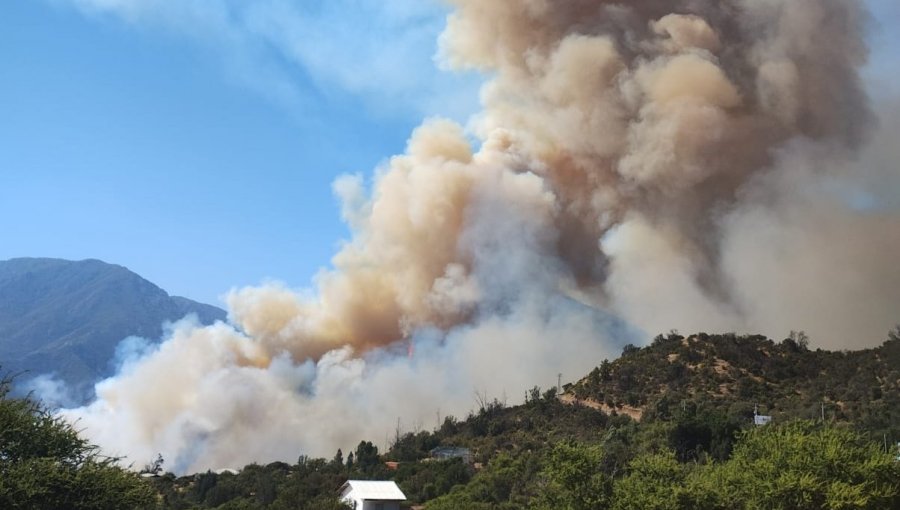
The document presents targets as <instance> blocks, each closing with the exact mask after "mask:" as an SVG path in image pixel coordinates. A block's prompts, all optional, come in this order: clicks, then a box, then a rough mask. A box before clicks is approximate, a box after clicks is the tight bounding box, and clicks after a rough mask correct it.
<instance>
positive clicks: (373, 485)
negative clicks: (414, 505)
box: [341, 480, 406, 510]
mask: <svg viewBox="0 0 900 510" xmlns="http://www.w3.org/2000/svg"><path fill="white" fill-rule="evenodd" d="M341 499H342V500H343V501H345V502H347V503H349V504H350V505H351V506H352V507H353V508H354V509H355V510H400V503H402V502H403V501H406V495H405V494H403V491H401V490H400V487H398V486H397V484H396V483H394V482H390V481H387V482H382V481H374V480H347V482H346V483H344V485H343V486H342V487H341Z"/></svg>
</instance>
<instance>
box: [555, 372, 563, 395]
mask: <svg viewBox="0 0 900 510" xmlns="http://www.w3.org/2000/svg"><path fill="white" fill-rule="evenodd" d="M556 392H557V393H562V372H560V373H559V374H557V375H556Z"/></svg>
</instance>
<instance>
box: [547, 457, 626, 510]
mask: <svg viewBox="0 0 900 510" xmlns="http://www.w3.org/2000/svg"><path fill="white" fill-rule="evenodd" d="M602 460H603V452H602V450H601V448H600V447H599V446H584V445H578V444H574V443H568V442H562V443H559V444H557V445H556V446H555V447H554V448H553V450H552V451H551V452H550V455H549V458H548V459H547V463H546V466H545V467H544V469H543V470H542V471H541V475H542V477H543V478H544V483H545V485H544V487H543V488H542V490H541V491H540V492H539V495H538V498H537V502H536V505H535V508H536V509H539V510H544V509H546V510H550V509H554V510H556V509H559V510H591V509H594V508H606V507H607V505H608V504H609V498H610V495H611V492H612V480H611V479H610V478H608V477H607V476H606V475H605V474H604V473H603V472H602V471H601V470H600V464H601V462H602Z"/></svg>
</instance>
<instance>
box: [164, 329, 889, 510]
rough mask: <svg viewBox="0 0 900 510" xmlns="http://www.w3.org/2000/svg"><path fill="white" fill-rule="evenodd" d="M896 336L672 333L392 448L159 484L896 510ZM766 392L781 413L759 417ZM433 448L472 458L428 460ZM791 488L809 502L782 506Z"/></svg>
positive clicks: (188, 491)
mask: <svg viewBox="0 0 900 510" xmlns="http://www.w3.org/2000/svg"><path fill="white" fill-rule="evenodd" d="M898 333H900V331H898V332H895V333H892V334H891V335H890V336H889V338H888V340H887V341H886V342H885V343H884V344H883V345H882V346H881V347H878V348H876V349H869V350H864V351H855V352H829V351H822V350H810V349H808V347H807V345H806V340H805V338H804V336H803V335H802V334H793V335H792V336H791V337H790V338H787V339H785V340H782V341H780V342H775V341H772V340H770V339H767V338H764V337H761V336H737V335H731V334H726V335H706V334H697V335H692V336H688V337H683V336H681V335H677V334H674V333H673V334H670V335H667V336H659V337H657V338H656V339H655V340H654V341H653V342H652V343H651V345H649V346H647V347H644V348H636V347H631V346H629V347H626V348H625V350H624V352H623V355H622V356H621V357H620V358H619V359H617V360H615V361H603V362H601V363H600V364H599V365H598V367H597V368H596V369H595V370H593V371H592V372H591V373H589V374H588V375H586V376H585V377H583V378H582V379H580V380H579V381H577V382H575V383H573V384H568V385H565V391H564V392H563V393H562V394H561V395H558V394H557V391H556V388H551V389H549V390H546V391H542V390H541V389H540V388H537V387H535V388H533V389H532V390H531V391H530V392H528V396H527V399H526V402H525V403H523V404H521V405H516V406H507V405H506V404H505V403H504V402H502V401H500V400H496V399H495V400H486V399H484V398H481V397H477V398H476V402H475V404H476V406H477V409H476V410H475V411H473V412H472V413H471V414H470V415H469V416H467V417H465V418H464V419H457V418H454V417H452V416H450V417H446V418H445V419H444V421H443V423H442V425H441V426H440V427H439V428H437V429H436V430H434V431H414V432H407V433H401V432H400V431H398V433H397V435H396V437H394V439H393V441H392V444H391V447H390V448H389V449H388V451H387V452H384V453H383V454H381V455H379V453H378V449H377V448H376V447H375V446H374V445H373V444H372V443H370V442H367V441H362V442H360V444H359V445H358V446H357V448H356V449H355V451H353V452H348V454H347V455H346V460H345V456H344V454H343V453H342V452H340V451H339V452H337V454H336V455H335V457H334V458H333V459H330V460H325V459H309V458H306V457H305V456H302V455H301V452H298V456H299V459H298V462H297V464H295V465H288V464H286V463H283V462H277V463H273V464H269V465H266V466H260V465H251V466H247V468H245V469H244V470H243V471H241V472H240V473H238V474H230V473H225V474H215V473H206V474H198V475H191V476H185V477H181V478H175V477H174V476H172V475H166V476H163V477H160V478H157V479H155V481H154V484H155V486H156V488H157V490H158V491H159V493H160V494H161V497H162V499H163V508H254V509H256V508H260V509H261V508H272V509H275V508H295V506H293V505H297V504H298V503H297V502H298V501H299V502H304V503H302V504H300V506H296V508H309V509H313V508H340V507H339V506H337V505H334V504H333V502H332V503H327V502H328V501H332V500H329V499H328V498H329V497H330V495H331V497H333V495H334V494H335V491H336V490H337V488H338V487H339V486H340V484H341V483H343V481H344V480H346V479H348V478H351V479H392V480H395V481H397V483H398V484H399V485H400V486H401V488H402V489H403V491H404V493H405V494H406V495H407V497H408V498H409V500H410V504H424V505H425V508H427V509H433V510H442V509H459V508H466V509H488V508H491V509H496V508H503V509H506V508H508V509H513V508H540V509H550V508H554V509H557V508H598V507H601V508H607V507H609V508H642V509H646V508H667V509H674V508H685V509H686V508H748V509H749V508H810V509H812V508H824V507H826V506H825V505H826V503H825V502H824V501H825V498H826V496H827V498H831V499H829V500H828V501H830V502H829V503H827V504H829V505H831V504H832V503H833V502H834V501H844V503H846V504H844V506H841V505H838V506H833V507H834V508H894V507H893V506H892V505H893V504H896V503H897V502H898V501H900V499H898V498H900V492H898V488H897V487H896V486H895V485H891V484H890V483H888V484H887V485H886V486H885V487H882V488H881V489H884V492H882V493H879V494H874V495H866V496H865V497H863V496H861V495H862V494H864V493H865V491H869V490H870V489H872V487H873V486H872V485H871V483H870V482H871V479H873V477H875V478H879V479H880V477H883V476H888V478H887V479H885V480H890V479H894V478H890V477H895V476H897V474H898V473H900V463H897V462H894V461H893V456H894V455H896V453H891V454H887V453H886V452H884V451H883V445H884V443H885V442H887V443H888V444H894V443H895V442H896V441H900V391H898V387H900V336H898ZM823 402H824V404H825V405H824V416H825V420H824V422H823V421H822V420H821V418H822V414H823V413H822V411H823V407H822V405H821V404H822V403H823ZM757 404H758V405H759V411H760V413H766V414H770V415H772V416H773V424H772V425H771V426H768V427H761V428H756V427H754V426H753V425H752V423H753V420H752V416H753V410H754V406H755V405H757ZM803 419H807V420H805V421H804V420H803ZM773 445H781V446H778V447H773ZM437 447H455V448H456V449H457V450H456V451H461V452H466V453H467V455H466V457H467V458H466V459H462V458H452V459H448V460H439V459H436V458H433V453H432V452H433V451H434V449H435V448H437ZM449 450H452V449H449ZM781 450H784V452H782V451H781ZM851 465H853V466H857V467H854V468H853V469H851V468H850V467H849V466H851ZM835 466H837V468H835ZM857 468H858V469H857ZM866 470H869V471H870V473H869V474H866V473H867V471H866ZM771 473H777V474H779V476H778V477H775V478H770V474H771ZM872 473H875V474H872ZM782 474H784V476H781V475H782ZM795 480H800V482H802V484H801V485H802V486H794V485H791V484H793V483H794V481H795ZM800 482H797V483H800ZM854 484H856V485H854ZM756 486H760V487H766V488H767V489H766V490H760V491H756V490H754V487H756ZM829 487H840V488H841V490H845V489H846V490H847V491H850V492H847V493H846V494H844V493H840V494H831V493H829V490H831V489H829ZM854 487H855V488H854ZM891 487H893V488H891ZM645 488H647V489H645ZM769 489H771V490H769ZM881 489H879V490H881ZM792 491H793V492H792ZM853 491H857V492H853ZM673 494H678V495H679V496H678V498H677V501H676V500H673ZM795 494H796V495H798V496H797V497H801V498H810V499H808V502H807V503H805V504H795V503H789V504H788V505H787V506H784V504H783V501H784V500H787V499H785V498H791V497H794V495H795ZM848 494H849V496H848ZM782 496H783V497H782ZM735 497H738V498H739V499H740V501H743V503H742V505H743V506H734V503H733V501H734V500H733V499H730V498H735ZM844 497H846V498H848V499H847V501H849V503H848V502H847V501H845V500H844V499H841V498H844ZM648 498H649V499H648ZM765 498H769V499H765ZM779 498H781V499H779ZM853 498H856V499H853ZM866 498H868V499H866ZM891 498H893V499H891ZM859 501H864V502H865V501H868V503H865V504H864V503H859ZM292 502H293V503H292ZM754 505H755V506H754Z"/></svg>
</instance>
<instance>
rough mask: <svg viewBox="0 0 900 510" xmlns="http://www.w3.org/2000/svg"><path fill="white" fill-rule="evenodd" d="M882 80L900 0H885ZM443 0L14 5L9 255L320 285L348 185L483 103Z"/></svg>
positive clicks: (0, 207) (874, 75)
mask: <svg viewBox="0 0 900 510" xmlns="http://www.w3.org/2000/svg"><path fill="white" fill-rule="evenodd" d="M869 4H870V5H871V6H872V8H873V11H874V14H875V16H874V17H875V19H876V20H877V23H878V27H877V28H875V29H874V30H873V31H872V35H871V36H870V42H871V44H872V46H873V50H874V52H873V58H872V65H871V66H870V68H869V69H868V70H867V77H868V80H869V83H870V84H872V88H873V89H874V90H875V91H876V93H878V94H881V93H886V92H884V91H885V89H886V88H890V89H891V90H892V92H891V93H892V94H893V93H896V92H898V91H900V89H898V88H897V85H896V83H897V81H898V78H900V55H898V54H900V30H898V28H897V27H898V26H900V2H896V0H870V1H869ZM444 9H445V8H444V7H443V6H442V5H441V4H439V3H438V2H437V1H431V0H328V1H302V2H301V1H295V2H290V1H287V0H256V1H254V2H244V1H241V0H204V1H192V0H183V1H182V0H179V1H175V0H171V1H163V2H160V1H154V0H17V1H7V2H2V3H0V65H2V72H0V119H2V121H0V239H2V242H0V260H2V259H7V258H11V257H19V256H48V257H63V258H69V259H83V258H99V259H102V260H105V261H108V262H113V263H118V264H122V265H125V266H127V267H129V268H130V269H132V270H134V271H136V272H138V273H139V274H141V275H142V276H144V277H146V278H148V279H149V280H151V281H153V282H154V283H157V284H158V285H160V286H161V287H163V288H165V289H166V290H167V291H169V292H170V293H172V294H179V295H184V296H187V297H191V298H194V299H198V300H202V301H206V302H211V303H218V296H219V295H221V294H222V293H224V292H226V291H227V290H228V289H229V288H231V287H234V286H243V285H252V284H257V283H259V282H261V281H263V280H265V279H277V280H281V281H284V282H286V283H287V284H288V285H290V286H293V287H306V286H308V285H309V283H310V280H311V278H312V276H313V275H314V274H315V272H316V271H317V270H318V269H319V268H321V267H323V266H327V264H328V262H329V258H330V256H331V255H332V254H333V253H334V251H335V247H336V246H337V244H338V243H339V242H340V240H341V239H344V238H346V237H347V231H346V229H345V227H344V226H343V225H342V224H341V223H340V218H339V209H338V206H337V204H336V202H335V199H334V198H333V195H332V192H331V183H332V181H333V180H334V178H335V177H337V176H338V175H341V174H344V173H362V174H364V175H371V173H372V170H373V169H374V168H375V167H377V166H378V165H379V164H380V163H382V162H383V161H384V160H385V158H387V157H389V156H391V155H392V154H396V153H399V152H401V151H402V149H403V146H404V144H405V141H406V138H407V136H408V135H409V133H410V131H411V129H412V128H413V127H414V126H415V125H417V124H418V123H419V122H420V121H421V119H422V118H423V117H425V116H430V115H444V116H449V117H451V118H455V119H458V120H461V121H463V120H465V118H466V117H467V116H468V115H469V114H471V113H472V112H474V110H475V109H476V108H477V93H478V92H477V91H478V84H479V78H478V77H477V76H457V75H453V74H451V73H447V72H444V71H441V70H440V69H438V68H437V66H436V65H435V59H434V56H435V53H436V50H437V43H436V39H437V36H438V34H439V33H440V31H441V29H442V27H443V23H444V17H445V15H446V12H445V10H444Z"/></svg>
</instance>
